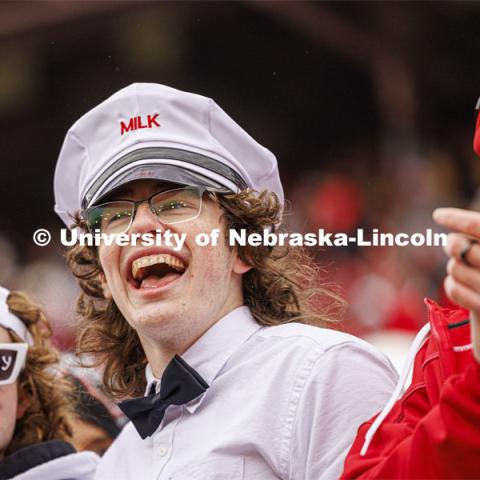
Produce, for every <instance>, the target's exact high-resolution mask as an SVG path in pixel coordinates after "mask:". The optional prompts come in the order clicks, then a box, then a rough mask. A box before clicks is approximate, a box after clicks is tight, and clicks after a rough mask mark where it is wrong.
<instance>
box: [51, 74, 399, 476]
mask: <svg viewBox="0 0 480 480" xmlns="http://www.w3.org/2000/svg"><path fill="white" fill-rule="evenodd" d="M54 188H55V201H56V204H55V211H56V212H57V213H58V214H59V215H60V217H61V218H62V219H63V221H64V222H65V223H66V225H67V226H69V227H72V224H73V226H75V227H77V228H80V229H83V230H88V231H90V232H99V233H100V234H101V233H104V234H107V235H121V234H126V235H127V236H130V237H131V238H134V237H133V236H134V235H135V236H136V235H143V234H150V233H152V234H153V233H158V234H159V235H160V237H161V238H164V237H166V232H167V231H169V232H170V233H172V234H177V235H179V236H182V237H183V236H184V237H185V242H184V244H183V246H182V248H181V249H179V250H174V249H173V248H172V246H168V245H167V246H165V245H160V246H159V245H153V246H152V245H150V246H146V245H140V244H138V243H137V244H135V245H134V244H133V243H130V244H123V245H118V244H110V245H108V244H106V243H104V244H101V245H99V246H97V247H92V246H88V245H77V246H75V247H73V248H72V249H71V250H70V251H69V252H68V254H67V258H68V261H69V264H70V267H71V269H72V271H73V273H74V274H75V275H76V276H77V277H78V279H79V281H80V286H81V288H82V293H81V296H80V298H79V301H78V303H77V311H78V312H79V313H80V317H81V318H80V333H79V341H78V346H77V351H79V352H81V353H88V354H89V355H90V356H91V358H92V357H93V364H94V365H101V366H102V367H103V368H104V370H103V371H104V375H103V380H104V387H105V389H106V390H107V392H109V393H110V394H111V395H112V396H114V397H115V398H117V399H118V400H122V402H121V403H120V404H119V406H120V408H121V409H122V410H123V412H124V413H125V414H126V415H127V416H128V417H129V418H130V420H131V422H130V423H128V424H127V425H126V427H125V428H124V429H123V431H122V432H121V434H120V435H119V437H118V438H117V439H116V440H115V441H114V443H113V444H112V446H111V447H110V449H109V450H107V452H106V453H105V455H104V456H103V457H102V460H101V462H100V465H99V467H98V470H97V474H96V477H95V478H96V479H98V480H110V479H116V480H122V479H125V480H126V479H140V478H141V479H142V480H143V479H146V480H148V479H156V480H163V479H164V480H167V479H171V480H174V479H175V480H193V479H201V480H213V479H222V480H224V479H230V480H237V479H246V480H258V479H262V480H269V479H272V480H273V479H290V480H319V479H332V478H335V477H336V476H338V475H339V473H340V471H341V467H342V463H343V458H344V455H345V453H346V450H347V448H348V446H349V445H350V443H351V441H352V439H353V435H354V432H355V431H356V427H357V425H358V424H359V423H360V422H361V421H362V420H363V419H365V418H368V417H369V416H370V415H371V414H373V412H374V411H375V409H378V408H379V407H380V405H382V404H383V402H385V401H386V399H387V398H388V396H389V394H390V392H391V391H392V390H393V387H394V384H395V380H396V374H395V372H394V369H393V367H392V366H391V365H390V364H389V362H388V360H387V359H386V358H385V357H384V356H383V355H381V354H380V353H379V352H378V351H376V350H375V349H374V348H373V347H372V346H370V345H368V344H367V343H365V342H363V341H361V340H359V339H357V338H355V337H352V336H350V335H347V334H344V333H341V332H338V331H335V330H334V329H332V328H327V327H331V326H333V325H335V322H334V321H335V319H336V318H337V315H336V314H335V313H334V312H333V311H332V309H331V308H330V310H329V309H328V307H332V306H333V307H336V306H337V305H338V304H339V302H338V298H337V297H336V296H335V295H334V294H333V293H332V292H330V291H329V290H328V289H326V288H325V287H323V286H321V285H319V284H318V282H319V279H320V277H319V274H318V269H315V267H314V264H313V262H312V259H311V258H310V257H309V256H308V255H307V253H306V252H305V251H304V250H302V249H301V248H300V247H298V248H291V249H289V248H288V247H282V246H278V245H277V246H274V247H269V246H264V245H260V246H251V245H229V244H228V242H227V239H226V237H227V232H228V230H229V229H234V230H236V231H239V230H242V229H246V230H247V233H248V234H250V233H260V232H263V230H264V229H270V230H271V229H278V228H282V227H281V224H282V212H283V206H284V200H283V188H282V184H281V181H280V175H279V171H278V165H277V160H276V158H275V156H274V155H273V154H272V153H271V152H270V151H269V150H267V149H266V148H265V147H263V146H261V145H260V144H258V143H257V142H256V141H255V140H254V139H253V138H252V137H251V136H250V135H248V134H247V133H246V132H245V131H244V130H243V129H242V128H241V127H240V126H239V125H238V124H237V123H236V122H234V121H233V120H232V119H231V118H230V117H229V116H228V115H227V114H226V113H225V112H224V111H223V110H222V109H221V108H220V107H219V106H218V105H217V104H216V103H215V102H214V101H213V100H212V99H210V98H207V97H203V96H201V95H196V94H192V93H188V92H183V91H180V90H176V89H174V88H171V87H167V86H164V85H159V84H145V83H138V84H133V85H130V86H128V87H126V88H123V89H122V90H120V91H118V92H116V93H115V94H114V95H112V96H111V97H110V98H108V99H107V100H105V101H104V102H102V103H101V104H99V105H97V106H96V107H94V108H93V109H92V110H91V111H89V112H87V113H86V114H85V115H83V116H82V117H81V118H80V119H79V120H78V121H77V122H75V124H74V125H73V126H72V127H71V128H70V130H69V131H68V133H67V135H66V138H65V141H64V144H63V147H62V150H61V152H60V156H59V159H58V163H57V167H56V171H55V180H54ZM215 231H216V232H218V233H219V235H218V236H217V237H216V239H217V242H216V244H215V245H214V244H213V242H208V243H207V244H203V245H200V244H198V243H197V241H196V239H197V238H199V237H198V235H205V234H207V235H208V236H210V234H212V232H215ZM210 238H211V237H210ZM319 305H322V307H319ZM307 324H313V325H317V326H313V325H307ZM318 326H322V327H324V328H318Z"/></svg>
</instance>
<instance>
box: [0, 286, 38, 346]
mask: <svg viewBox="0 0 480 480" xmlns="http://www.w3.org/2000/svg"><path fill="white" fill-rule="evenodd" d="M9 293H10V292H9V291H8V290H7V289H6V288H3V287H0V327H4V328H9V329H10V330H12V331H13V332H15V333H16V334H17V335H18V336H19V337H20V338H21V339H22V340H23V341H24V342H26V343H29V344H32V336H31V335H30V332H29V331H28V329H27V327H26V325H25V324H24V323H23V322H22V321H21V320H20V319H19V318H18V317H16V316H15V315H13V313H11V312H10V310H9V309H8V305H7V297H8V294H9Z"/></svg>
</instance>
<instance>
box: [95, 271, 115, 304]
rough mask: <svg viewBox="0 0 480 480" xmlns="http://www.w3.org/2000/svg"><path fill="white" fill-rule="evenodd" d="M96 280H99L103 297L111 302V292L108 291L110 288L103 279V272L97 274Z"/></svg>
mask: <svg viewBox="0 0 480 480" xmlns="http://www.w3.org/2000/svg"><path fill="white" fill-rule="evenodd" d="M98 278H99V280H100V284H101V285H102V290H103V296H104V297H105V298H106V299H107V300H111V298H112V292H111V291H110V288H109V286H108V284H107V280H106V279H105V274H104V273H103V272H100V273H99V274H98Z"/></svg>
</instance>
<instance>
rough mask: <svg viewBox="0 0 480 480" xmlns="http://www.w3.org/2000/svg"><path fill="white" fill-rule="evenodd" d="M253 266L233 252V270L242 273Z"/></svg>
mask: <svg viewBox="0 0 480 480" xmlns="http://www.w3.org/2000/svg"><path fill="white" fill-rule="evenodd" d="M252 268H253V267H252V266H251V265H247V264H246V263H245V262H244V261H243V260H242V259H241V258H240V257H239V256H238V253H237V252H235V260H234V262H233V272H234V273H238V274H239V275H243V274H244V273H247V272H248V271H249V270H251V269H252Z"/></svg>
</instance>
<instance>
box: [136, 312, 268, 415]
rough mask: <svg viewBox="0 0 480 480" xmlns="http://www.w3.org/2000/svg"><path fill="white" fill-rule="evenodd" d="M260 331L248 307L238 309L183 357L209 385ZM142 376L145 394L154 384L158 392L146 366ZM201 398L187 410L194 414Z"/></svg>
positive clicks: (210, 330)
mask: <svg viewBox="0 0 480 480" xmlns="http://www.w3.org/2000/svg"><path fill="white" fill-rule="evenodd" d="M260 328H262V327H261V326H260V325H259V324H258V323H257V322H256V321H255V319H254V318H253V315H252V313H251V312H250V309H249V308H248V307H246V306H241V307H238V308H236V309H235V310H232V311H231V312H230V313H228V314H227V315H225V316H224V317H222V318H221V319H220V320H219V321H218V322H216V323H214V324H213V325H212V326H211V327H210V328H209V329H208V330H207V331H206V332H205V333H204V334H203V335H202V336H201V337H200V338H199V339H198V340H197V341H196V342H195V343H194V344H193V345H192V346H191V347H190V348H189V349H188V350H187V351H186V352H185V353H184V354H183V355H182V358H183V359H184V360H185V361H186V362H187V363H188V364H189V365H190V366H191V367H192V368H194V369H195V370H196V371H197V372H198V373H199V374H200V375H201V376H202V378H203V379H204V380H205V381H206V382H207V383H208V385H210V386H211V385H212V383H213V381H214V380H215V378H216V377H217V375H218V374H219V373H220V370H221V369H222V367H223V366H224V365H225V364H226V363H227V361H228V359H229V358H230V357H231V356H232V355H233V353H234V352H235V351H236V350H237V349H238V348H239V347H240V346H241V345H242V344H243V343H244V342H245V341H247V340H248V339H249V338H250V337H251V336H252V335H253V334H254V333H255V332H256V331H257V330H259V329H260ZM145 377H146V380H147V388H146V390H145V395H148V393H149V392H150V389H151V387H152V385H155V391H157V392H158V391H160V380H159V379H157V378H155V376H154V375H153V372H152V368H151V367H150V364H149V363H148V364H147V366H146V368H145ZM207 391H208V390H207ZM204 397H205V394H203V395H200V397H198V398H196V399H195V400H192V401H191V402H189V403H188V404H187V405H185V406H186V408H187V410H188V411H189V412H190V413H193V412H194V411H195V410H196V409H197V408H198V407H199V406H200V404H201V403H202V401H203V398H204Z"/></svg>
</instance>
